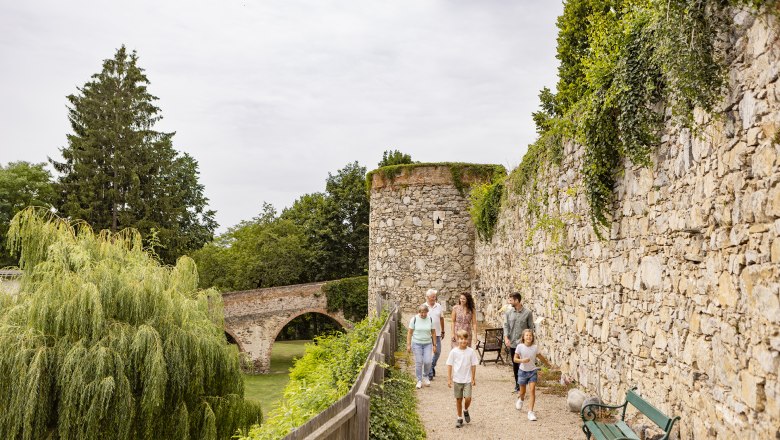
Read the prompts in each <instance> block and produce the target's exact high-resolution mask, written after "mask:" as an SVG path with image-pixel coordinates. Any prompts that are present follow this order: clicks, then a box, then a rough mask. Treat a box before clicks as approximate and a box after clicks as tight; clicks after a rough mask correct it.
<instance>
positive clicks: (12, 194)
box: [0, 162, 54, 267]
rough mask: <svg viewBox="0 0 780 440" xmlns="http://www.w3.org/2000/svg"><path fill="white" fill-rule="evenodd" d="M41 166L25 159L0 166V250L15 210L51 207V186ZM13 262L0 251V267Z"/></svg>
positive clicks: (52, 192) (47, 173)
mask: <svg viewBox="0 0 780 440" xmlns="http://www.w3.org/2000/svg"><path fill="white" fill-rule="evenodd" d="M45 166H46V164H43V163H38V164H32V163H29V162H11V163H9V164H8V165H7V166H2V165H0V249H3V250H4V249H5V244H6V233H7V232H8V228H9V226H10V224H11V219H12V218H13V216H14V215H16V213H17V212H19V211H21V210H22V209H24V208H26V207H28V206H43V207H47V208H50V207H51V206H52V203H53V202H54V188H53V186H52V180H51V174H50V173H49V171H48V170H46V168H45ZM17 263H18V261H17V260H16V258H13V257H11V256H10V255H9V254H8V253H6V252H2V253H0V267H3V266H12V265H13V266H15V265H16V264H17Z"/></svg>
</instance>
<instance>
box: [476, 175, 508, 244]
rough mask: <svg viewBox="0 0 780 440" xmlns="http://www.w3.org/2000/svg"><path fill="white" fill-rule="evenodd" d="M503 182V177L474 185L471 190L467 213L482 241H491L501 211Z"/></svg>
mask: <svg viewBox="0 0 780 440" xmlns="http://www.w3.org/2000/svg"><path fill="white" fill-rule="evenodd" d="M505 180H506V179H505V177H501V178H498V179H495V180H494V181H493V182H491V183H483V184H480V185H476V186H474V187H473V188H472V190H471V207H470V208H469V213H470V214H471V220H472V221H473V222H474V227H475V228H476V230H477V236H478V237H479V239H480V240H482V241H485V242H490V241H491V240H492V239H493V233H494V232H495V229H496V223H498V215H499V213H500V211H501V200H502V199H503V196H504V181H505Z"/></svg>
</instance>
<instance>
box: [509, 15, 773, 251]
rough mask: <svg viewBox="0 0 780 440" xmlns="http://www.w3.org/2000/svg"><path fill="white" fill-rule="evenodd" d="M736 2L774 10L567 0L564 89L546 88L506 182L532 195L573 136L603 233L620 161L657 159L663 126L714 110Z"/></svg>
mask: <svg viewBox="0 0 780 440" xmlns="http://www.w3.org/2000/svg"><path fill="white" fill-rule="evenodd" d="M729 4H731V5H738V6H753V7H757V8H764V7H766V8H767V9H769V8H770V7H771V6H770V5H776V4H777V0H732V1H731V2H727V1H722V0H700V1H695V2H691V1H688V0H568V1H567V2H566V4H565V5H564V13H563V15H562V16H561V17H559V19H558V28H559V34H558V58H559V59H560V60H561V64H560V66H559V83H558V86H557V89H558V92H557V94H553V93H551V92H550V91H549V90H546V89H545V90H543V91H542V93H541V94H540V99H541V102H542V105H541V110H540V111H539V112H537V113H534V121H535V122H536V124H537V130H538V131H539V134H540V136H539V139H538V140H537V141H536V142H535V143H534V144H532V145H531V146H529V149H528V153H527V154H526V155H525V156H524V157H523V161H522V163H521V164H520V166H518V167H517V168H516V169H515V170H513V172H512V174H511V176H510V182H509V184H508V187H509V188H510V189H511V190H513V191H515V192H519V193H526V194H528V193H530V195H529V197H527V199H526V200H531V199H534V194H533V193H535V192H536V181H537V174H538V173H539V172H540V170H542V169H543V168H544V166H546V165H547V164H550V163H558V162H559V161H560V158H561V152H562V145H563V142H564V141H565V140H567V139H568V140H572V141H574V142H576V143H577V144H578V145H581V146H582V147H583V148H584V149H585V151H584V154H583V162H582V169H581V170H580V171H581V173H582V176H583V180H584V189H585V192H586V196H587V199H588V202H589V205H590V218H591V222H592V224H593V227H594V230H595V231H596V233H597V234H599V236H601V232H602V230H603V229H604V228H606V227H607V226H608V225H609V224H610V221H611V204H612V201H613V194H612V190H613V188H614V185H615V181H616V177H617V175H618V173H619V172H620V166H621V164H623V163H624V161H625V160H629V161H631V162H632V163H634V164H637V165H642V166H648V165H650V164H651V154H652V152H653V150H654V149H655V148H656V147H657V146H658V144H659V141H660V133H661V130H662V129H663V127H664V124H665V123H667V122H670V123H672V124H679V125H682V126H686V127H693V126H694V125H695V124H694V121H693V110H694V109H695V108H699V109H702V110H704V111H706V112H709V111H711V110H712V109H713V108H714V106H715V105H716V103H717V102H718V100H719V99H720V98H721V96H722V95H723V91H724V85H725V82H726V66H727V62H728V59H727V57H726V54H725V53H724V52H723V50H722V48H723V47H724V45H723V44H721V40H722V39H725V38H727V32H728V28H729V26H730V25H731V19H730V17H731V16H730V14H731V13H733V11H730V10H729V8H728V7H729Z"/></svg>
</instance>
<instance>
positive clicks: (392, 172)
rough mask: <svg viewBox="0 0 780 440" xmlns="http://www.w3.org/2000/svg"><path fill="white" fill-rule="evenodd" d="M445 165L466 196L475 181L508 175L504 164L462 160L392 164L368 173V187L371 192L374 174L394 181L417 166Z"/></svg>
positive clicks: (462, 194)
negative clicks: (464, 161) (476, 162)
mask: <svg viewBox="0 0 780 440" xmlns="http://www.w3.org/2000/svg"><path fill="white" fill-rule="evenodd" d="M440 166H445V167H447V168H449V170H450V173H451V174H452V182H453V184H454V185H455V188H457V190H458V192H459V193H460V195H461V196H463V197H465V196H466V194H467V193H468V191H469V188H470V187H471V182H473V181H475V180H476V181H483V182H490V181H493V179H494V177H495V176H504V175H506V168H504V167H503V166H502V165H492V164H475V163H462V162H437V163H412V164H402V165H392V166H386V167H382V168H377V169H375V170H373V171H370V172H369V173H368V174H367V175H366V188H367V189H368V191H369V192H371V185H372V180H373V177H374V174H376V173H380V174H381V175H382V176H383V177H384V178H385V179H386V180H389V181H391V182H392V181H394V180H395V179H396V178H397V177H398V176H400V175H401V174H403V173H410V172H411V171H412V170H414V169H415V168H430V167H440Z"/></svg>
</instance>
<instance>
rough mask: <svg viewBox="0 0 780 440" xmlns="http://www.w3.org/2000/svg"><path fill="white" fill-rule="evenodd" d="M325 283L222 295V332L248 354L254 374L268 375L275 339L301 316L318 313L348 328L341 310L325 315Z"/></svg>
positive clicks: (348, 325)
mask: <svg viewBox="0 0 780 440" xmlns="http://www.w3.org/2000/svg"><path fill="white" fill-rule="evenodd" d="M324 284H325V283H310V284H296V285H292V286H283V287H271V288H267V289H256V290H247V291H243V292H230V293H225V294H223V295H222V301H223V304H224V314H225V333H227V334H229V335H230V336H231V337H232V338H233V339H234V340H235V341H236V343H237V344H238V347H239V350H240V351H241V352H242V353H247V354H248V355H249V358H250V359H251V361H252V364H253V368H254V371H255V372H256V373H267V372H268V369H269V368H270V366H271V350H272V348H273V345H274V340H275V339H276V336H277V335H278V334H279V332H280V331H281V330H282V328H284V326H285V325H287V323H289V322H290V321H292V320H293V319H294V318H296V317H298V316H300V315H303V314H306V313H320V314H323V315H326V316H329V317H331V318H333V319H334V320H336V322H338V323H339V324H340V325H341V326H342V327H345V328H348V327H350V324H349V323H348V322H347V320H346V319H345V318H344V314H343V313H342V312H341V311H339V312H336V313H331V312H328V310H327V308H328V307H327V305H328V304H327V298H326V296H325V293H323V292H322V286H323V285H324Z"/></svg>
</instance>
